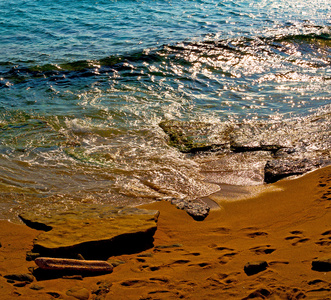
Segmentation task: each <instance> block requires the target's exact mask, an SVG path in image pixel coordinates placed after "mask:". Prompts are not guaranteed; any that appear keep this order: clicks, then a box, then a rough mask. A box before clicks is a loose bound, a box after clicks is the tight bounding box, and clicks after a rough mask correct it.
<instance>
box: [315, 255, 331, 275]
mask: <svg viewBox="0 0 331 300" xmlns="http://www.w3.org/2000/svg"><path fill="white" fill-rule="evenodd" d="M312 269H313V270H314V271H320V272H329V271H331V257H327V258H318V259H315V260H314V261H313V262H312Z"/></svg>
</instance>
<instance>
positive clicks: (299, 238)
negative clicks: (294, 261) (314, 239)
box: [285, 230, 309, 246]
mask: <svg viewBox="0 0 331 300" xmlns="http://www.w3.org/2000/svg"><path fill="white" fill-rule="evenodd" d="M290 233H291V234H292V235H290V236H287V237H286V238H285V240H287V241H293V243H292V244H291V245H292V246H297V245H299V244H302V243H305V242H308V241H309V239H308V238H306V237H305V236H304V234H303V232H302V231H301V230H293V231H290Z"/></svg>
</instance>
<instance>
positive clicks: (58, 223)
mask: <svg viewBox="0 0 331 300" xmlns="http://www.w3.org/2000/svg"><path fill="white" fill-rule="evenodd" d="M158 216H159V212H158V211H154V210H143V209H138V208H120V207H111V206H107V205H94V204H79V205H76V206H75V207H74V208H71V209H64V208H61V207H55V208H52V209H51V210H49V211H47V212H41V211H35V212H24V213H22V214H20V218H21V219H22V220H23V221H24V223H25V224H27V225H28V226H30V227H32V228H35V229H40V230H44V231H45V232H42V233H41V234H40V235H39V236H38V237H37V238H36V239H35V240H34V247H33V251H32V255H34V256H33V259H34V258H36V257H38V256H51V257H62V258H77V257H80V258H85V259H108V258H109V257H110V256H112V255H120V254H125V253H135V252H139V251H142V250H145V249H148V248H150V247H152V246H153V235H154V233H155V231H156V228H157V220H158Z"/></svg>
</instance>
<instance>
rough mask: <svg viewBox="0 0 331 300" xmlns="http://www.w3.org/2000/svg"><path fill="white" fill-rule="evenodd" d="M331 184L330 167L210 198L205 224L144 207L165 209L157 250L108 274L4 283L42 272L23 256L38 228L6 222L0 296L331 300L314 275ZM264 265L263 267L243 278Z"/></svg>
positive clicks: (323, 281)
mask: <svg viewBox="0 0 331 300" xmlns="http://www.w3.org/2000/svg"><path fill="white" fill-rule="evenodd" d="M330 180H331V167H327V168H323V169H320V170H317V171H314V172H311V173H309V174H306V175H304V176H302V177H300V178H296V179H286V180H282V181H279V182H277V183H274V184H270V185H268V188H267V189H264V190H263V189H262V191H263V192H261V193H259V194H256V195H254V194H252V195H251V196H246V197H244V196H245V195H246V194H245V193H239V192H238V193H234V195H232V194H231V192H229V191H227V192H226V193H224V194H223V196H222V192H220V193H218V194H216V195H212V196H211V197H210V199H212V200H213V201H215V202H217V203H218V204H219V206H220V208H219V209H217V208H215V209H212V210H211V212H210V214H209V216H208V217H207V218H206V219H205V220H204V221H194V220H193V219H192V218H191V217H190V216H189V215H188V214H187V213H186V212H184V211H181V210H178V209H176V208H175V207H174V206H173V205H171V204H170V203H168V202H156V203H153V204H149V205H145V206H144V208H149V209H157V210H159V211H160V216H159V220H158V228H157V231H156V233H155V236H154V239H155V240H154V247H153V248H151V249H148V250H146V251H144V252H141V253H136V254H130V255H121V256H117V257H111V258H110V259H109V261H111V262H117V264H118V266H116V267H115V268H114V270H113V272H112V273H110V274H106V275H101V276H90V277H88V276H87V277H81V276H74V277H71V278H55V279H50V280H39V281H37V280H36V279H34V280H33V282H28V283H27V282H24V281H23V282H18V281H11V280H7V279H6V278H4V276H5V275H7V274H13V273H15V274H17V273H23V274H28V273H29V272H30V271H29V268H30V270H31V268H32V267H36V265H35V263H34V262H33V261H26V252H27V251H29V250H31V248H32V243H33V239H34V238H35V237H36V236H37V235H38V234H39V233H40V232H39V231H37V230H33V229H30V228H29V227H27V226H25V225H19V224H13V223H9V222H7V221H1V222H0V243H1V247H0V262H1V263H0V274H1V276H0V294H1V296H0V298H1V299H4V300H5V299H16V298H18V299H24V300H25V299H41V300H42V299H72V300H74V299H146V300H147V299H252V298H256V299H302V298H305V299H331V272H328V271H316V270H312V261H314V260H315V259H317V258H325V257H329V258H331V201H330V200H331V198H330V197H331V196H330V193H331V191H330V189H331V185H330ZM225 190H226V189H224V191H225ZM224 195H225V196H224ZM238 195H241V197H242V198H244V199H241V200H238V199H237V198H236V197H235V196H238ZM239 198H240V197H239ZM261 261H263V262H266V263H267V266H266V267H265V268H264V269H263V270H261V271H259V272H258V273H256V274H253V275H250V274H246V272H245V271H244V267H245V265H246V264H247V263H254V262H261Z"/></svg>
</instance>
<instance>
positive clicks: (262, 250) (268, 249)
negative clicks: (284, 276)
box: [249, 245, 276, 255]
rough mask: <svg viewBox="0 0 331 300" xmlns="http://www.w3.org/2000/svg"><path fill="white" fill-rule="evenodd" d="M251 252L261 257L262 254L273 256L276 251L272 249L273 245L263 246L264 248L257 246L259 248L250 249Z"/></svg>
mask: <svg viewBox="0 0 331 300" xmlns="http://www.w3.org/2000/svg"><path fill="white" fill-rule="evenodd" d="M249 250H251V251H252V252H254V253H255V254H257V255H260V254H271V253H272V252H274V251H275V250H276V249H274V248H271V245H263V246H257V247H253V248H250V249H249Z"/></svg>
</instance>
